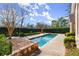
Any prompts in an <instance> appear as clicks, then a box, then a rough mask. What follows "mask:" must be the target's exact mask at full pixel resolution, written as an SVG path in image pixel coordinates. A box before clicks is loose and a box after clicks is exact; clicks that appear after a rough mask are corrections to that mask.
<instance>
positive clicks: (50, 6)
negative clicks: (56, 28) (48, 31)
mask: <svg viewBox="0 0 79 59" xmlns="http://www.w3.org/2000/svg"><path fill="white" fill-rule="evenodd" d="M5 5H6V4H0V9H2V8H5ZM10 5H12V6H13V7H14V8H15V9H16V11H17V12H20V11H19V10H20V9H23V11H24V10H25V11H28V12H30V13H29V14H28V16H27V15H25V16H27V17H26V18H25V20H24V25H25V24H27V23H29V24H34V25H35V24H36V23H38V22H41V23H45V24H48V25H51V21H52V20H57V19H58V18H60V17H65V16H68V15H69V14H68V11H66V10H67V8H68V6H69V4H67V3H30V4H29V3H28V4H25V3H24V4H17V3H16V4H15V3H14V4H10Z"/></svg>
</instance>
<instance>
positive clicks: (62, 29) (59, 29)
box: [0, 27, 69, 35]
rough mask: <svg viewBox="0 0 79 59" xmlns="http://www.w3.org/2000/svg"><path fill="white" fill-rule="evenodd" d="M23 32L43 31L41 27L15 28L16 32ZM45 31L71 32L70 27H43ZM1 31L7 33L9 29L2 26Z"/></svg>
mask: <svg viewBox="0 0 79 59" xmlns="http://www.w3.org/2000/svg"><path fill="white" fill-rule="evenodd" d="M19 32H22V33H30V32H41V29H27V28H15V30H14V34H16V33H17V34H19ZM43 32H47V33H67V32H69V28H52V29H43ZM0 33H1V34H5V35H7V29H6V28H5V27H1V28H0Z"/></svg>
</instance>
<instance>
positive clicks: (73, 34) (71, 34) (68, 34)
mask: <svg viewBox="0 0 79 59" xmlns="http://www.w3.org/2000/svg"><path fill="white" fill-rule="evenodd" d="M65 36H75V33H74V32H72V33H70V32H68V33H66V34H65Z"/></svg>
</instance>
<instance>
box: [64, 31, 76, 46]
mask: <svg viewBox="0 0 79 59" xmlns="http://www.w3.org/2000/svg"><path fill="white" fill-rule="evenodd" d="M65 36H66V38H65V39H64V45H65V47H66V48H74V47H76V42H75V33H70V32H67V33H66V34H65Z"/></svg>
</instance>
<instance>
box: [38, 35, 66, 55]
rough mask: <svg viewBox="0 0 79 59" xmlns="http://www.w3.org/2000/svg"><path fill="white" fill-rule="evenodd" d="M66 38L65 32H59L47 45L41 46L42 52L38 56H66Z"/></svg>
mask: <svg viewBox="0 0 79 59" xmlns="http://www.w3.org/2000/svg"><path fill="white" fill-rule="evenodd" d="M64 38H65V35H64V34H58V35H57V36H56V37H55V38H53V39H52V40H51V41H49V42H48V43H47V44H46V45H44V46H43V47H41V48H40V49H41V53H40V54H39V55H38V56H64V55H65V47H64V43H63V40H64Z"/></svg>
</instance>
